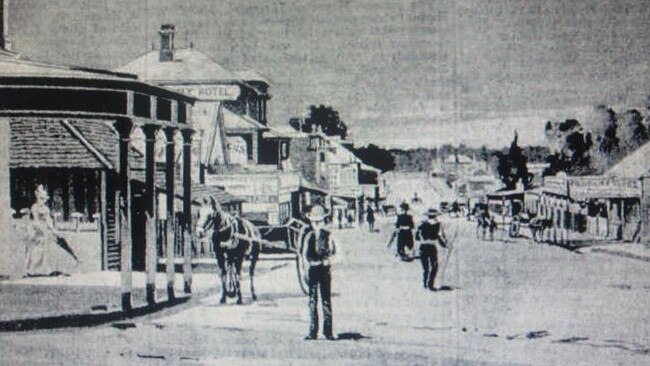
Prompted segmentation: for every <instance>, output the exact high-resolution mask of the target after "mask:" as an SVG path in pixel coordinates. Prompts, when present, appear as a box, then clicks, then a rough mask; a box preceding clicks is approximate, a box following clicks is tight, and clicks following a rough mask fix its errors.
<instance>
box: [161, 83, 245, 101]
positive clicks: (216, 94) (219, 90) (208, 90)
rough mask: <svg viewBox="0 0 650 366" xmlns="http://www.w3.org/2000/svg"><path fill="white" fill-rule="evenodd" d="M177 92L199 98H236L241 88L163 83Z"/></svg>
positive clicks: (234, 86) (235, 86) (236, 86)
mask: <svg viewBox="0 0 650 366" xmlns="http://www.w3.org/2000/svg"><path fill="white" fill-rule="evenodd" d="M165 86H166V87H168V88H170V89H173V90H175V91H177V92H179V93H183V94H185V95H189V96H192V97H195V98H197V99H200V100H215V101H216V100H237V98H239V94H240V93H241V89H240V88H239V86H238V85H223V84H220V85H214V84H213V85H210V84H202V85H165Z"/></svg>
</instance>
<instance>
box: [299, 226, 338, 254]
mask: <svg viewBox="0 0 650 366" xmlns="http://www.w3.org/2000/svg"><path fill="white" fill-rule="evenodd" d="M305 235H306V236H305V245H306V246H307V247H306V248H304V251H303V253H304V254H305V259H307V260H308V261H309V262H318V261H325V260H328V259H329V257H330V256H331V255H334V254H335V253H336V247H335V246H334V245H333V244H332V237H331V234H330V232H329V231H327V230H324V229H323V230H321V231H320V235H318V237H316V235H315V233H314V231H313V230H310V231H308V232H307V234H305Z"/></svg>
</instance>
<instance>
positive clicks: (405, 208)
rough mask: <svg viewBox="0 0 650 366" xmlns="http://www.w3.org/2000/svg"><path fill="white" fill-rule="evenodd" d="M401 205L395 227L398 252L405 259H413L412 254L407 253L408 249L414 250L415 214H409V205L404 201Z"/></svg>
mask: <svg viewBox="0 0 650 366" xmlns="http://www.w3.org/2000/svg"><path fill="white" fill-rule="evenodd" d="M399 207H400V211H401V212H400V214H399V215H397V222H396V223H395V228H396V230H397V254H398V255H399V256H400V258H401V259H402V260H404V261H408V260H411V258H410V256H409V255H408V254H407V253H406V251H407V250H408V251H409V252H411V251H412V250H413V228H414V227H415V223H414V222H413V216H411V215H409V213H408V212H409V205H408V203H406V202H402V204H401V205H400V206H399Z"/></svg>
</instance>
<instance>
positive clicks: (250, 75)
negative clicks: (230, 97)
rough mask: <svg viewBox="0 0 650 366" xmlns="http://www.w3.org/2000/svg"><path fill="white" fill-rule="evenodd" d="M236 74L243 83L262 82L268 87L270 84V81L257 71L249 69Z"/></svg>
mask: <svg viewBox="0 0 650 366" xmlns="http://www.w3.org/2000/svg"><path fill="white" fill-rule="evenodd" d="M234 74H235V75H237V77H238V78H239V79H241V80H243V81H251V82H261V83H265V84H266V85H268V84H269V82H268V80H267V79H266V78H265V77H264V76H262V75H260V74H259V73H258V72H257V71H255V70H251V69H249V70H243V71H235V72H234Z"/></svg>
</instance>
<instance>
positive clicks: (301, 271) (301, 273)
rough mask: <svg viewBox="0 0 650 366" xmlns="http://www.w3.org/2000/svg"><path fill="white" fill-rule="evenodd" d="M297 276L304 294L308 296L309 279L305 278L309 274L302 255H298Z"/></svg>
mask: <svg viewBox="0 0 650 366" xmlns="http://www.w3.org/2000/svg"><path fill="white" fill-rule="evenodd" d="M296 274H297V275H298V283H299V284H300V289H301V290H302V293H303V294H305V295H308V294H309V286H308V285H307V279H306V278H305V277H306V275H307V273H306V268H305V263H304V260H303V258H302V256H301V255H296Z"/></svg>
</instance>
